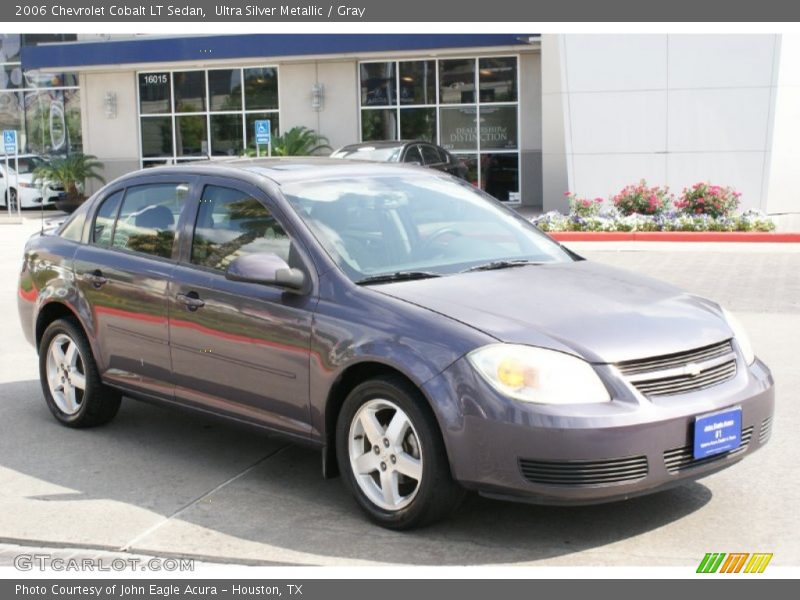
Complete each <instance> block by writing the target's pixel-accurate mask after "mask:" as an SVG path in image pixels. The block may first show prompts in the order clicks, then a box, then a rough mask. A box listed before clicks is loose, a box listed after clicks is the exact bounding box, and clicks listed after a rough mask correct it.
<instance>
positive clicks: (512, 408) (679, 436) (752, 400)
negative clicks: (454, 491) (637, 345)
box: [426, 360, 774, 504]
mask: <svg viewBox="0 0 800 600" xmlns="http://www.w3.org/2000/svg"><path fill="white" fill-rule="evenodd" d="M606 375H607V374H606ZM604 377H605V375H604ZM454 391H455V392H454ZM426 392H427V394H428V395H429V397H430V398H431V399H432V400H433V403H434V406H435V407H436V411H437V417H438V419H439V421H440V425H441V427H442V431H443V433H444V438H445V444H446V446H447V450H448V454H449V457H450V463H451V470H452V472H453V476H454V477H455V478H456V479H457V480H458V481H459V482H461V484H462V485H464V486H465V487H467V488H470V489H474V490H477V491H479V492H481V493H483V494H484V495H489V496H495V497H502V498H506V499H514V500H521V501H527V502H535V503H541V504H595V503H602V502H609V501H614V500H621V499H625V498H630V497H633V496H638V495H642V494H647V493H652V492H655V491H659V490H662V489H666V488H669V487H672V486H675V485H678V484H681V483H685V482H687V481H691V480H694V479H698V478H700V477H704V476H706V475H709V474H711V473H713V472H716V471H719V470H720V469H724V468H726V467H729V466H731V465H733V464H735V463H736V462H738V461H739V460H741V459H742V458H743V457H745V456H747V455H748V454H750V453H752V452H755V451H756V450H758V449H759V448H760V447H761V446H763V445H764V444H766V442H767V440H768V439H769V434H770V430H771V425H772V414H773V410H774V389H773V381H772V377H771V375H770V373H769V370H768V369H767V368H766V366H765V365H763V363H760V362H759V361H756V363H755V364H754V365H752V366H751V367H749V368H743V367H741V361H740V369H739V373H737V375H736V377H735V378H734V379H732V380H730V381H728V382H726V383H724V384H720V385H717V386H715V387H712V388H708V389H706V390H702V391H698V392H694V393H691V394H685V395H682V396H664V397H661V398H660V399H658V400H657V401H651V400H648V399H646V398H644V397H643V396H640V395H638V394H636V393H634V392H633V391H631V392H630V394H629V395H628V396H627V397H626V395H625V391H624V388H623V387H622V386H620V387H619V388H618V389H617V390H616V391H615V394H614V396H615V399H614V400H613V401H612V402H609V403H607V404H605V405H597V404H595V405H571V406H562V407H553V406H549V407H547V406H542V405H533V404H528V403H524V402H518V401H514V400H511V399H508V398H505V397H502V396H500V395H499V394H497V393H496V392H494V390H493V389H492V388H490V387H489V386H488V385H487V384H486V383H485V382H484V381H483V379H482V378H480V377H478V376H477V375H475V373H474V372H473V370H472V368H471V367H470V366H469V364H468V363H467V362H466V361H463V360H462V361H458V362H457V363H455V364H454V365H453V366H451V367H450V368H449V369H447V370H446V371H445V372H444V373H442V374H441V375H440V376H438V377H436V378H434V379H433V380H431V381H430V382H428V384H427V385H426ZM448 394H449V396H448ZM442 399H444V401H442ZM734 406H740V407H741V409H742V444H741V445H740V446H739V448H738V449H736V450H734V451H731V452H728V453H724V454H720V455H716V456H713V457H710V458H707V459H703V460H699V461H698V460H694V459H693V456H692V444H693V431H694V420H695V417H696V416H698V415H703V414H706V413H712V412H716V411H719V410H722V409H725V408H729V407H734Z"/></svg>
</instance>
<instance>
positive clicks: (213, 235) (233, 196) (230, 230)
mask: <svg viewBox="0 0 800 600" xmlns="http://www.w3.org/2000/svg"><path fill="white" fill-rule="evenodd" d="M290 247H291V241H290V239H289V236H288V235H287V234H286V232H285V231H284V229H283V227H281V224H280V223H278V221H277V220H276V219H275V217H274V216H273V215H272V214H271V213H270V211H269V209H268V208H267V207H266V206H264V205H263V204H262V203H261V202H259V201H258V200H257V199H256V198H253V197H252V196H250V195H249V194H247V193H245V192H242V191H239V190H235V189H232V188H226V187H219V186H213V185H209V186H206V188H205V190H203V196H202V198H201V200H200V210H199V211H198V213H197V222H196V224H195V228H194V239H193V241H192V263H194V264H196V265H200V266H202V267H207V268H210V269H217V270H220V271H224V270H225V269H226V268H227V266H228V265H229V264H230V263H231V261H232V260H233V259H235V258H238V257H239V256H245V255H248V254H254V253H257V252H264V253H270V254H277V255H278V256H280V257H281V258H282V259H283V260H285V261H286V262H289V249H290Z"/></svg>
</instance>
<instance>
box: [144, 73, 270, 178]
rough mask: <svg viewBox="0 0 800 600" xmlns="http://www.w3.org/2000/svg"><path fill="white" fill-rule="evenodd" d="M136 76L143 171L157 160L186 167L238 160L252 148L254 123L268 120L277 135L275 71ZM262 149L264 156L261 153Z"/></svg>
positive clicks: (253, 145) (146, 74)
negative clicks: (212, 160)
mask: <svg viewBox="0 0 800 600" xmlns="http://www.w3.org/2000/svg"><path fill="white" fill-rule="evenodd" d="M138 77H139V85H140V88H139V89H140V104H139V107H140V111H141V112H140V114H141V117H140V118H141V136H142V142H141V147H142V155H141V159H142V165H143V166H153V165H154V164H156V163H157V162H159V161H158V160H154V159H158V158H163V159H169V160H171V161H173V162H186V161H191V160H198V159H202V158H215V157H225V156H242V155H244V154H246V153H247V152H248V149H250V150H254V149H255V140H254V138H255V121H256V119H269V120H270V121H271V122H272V135H273V137H274V136H277V135H278V133H279V130H278V121H279V116H278V115H279V113H278V97H279V96H278V69H277V68H276V67H236V68H227V69H208V70H193V71H168V72H161V73H139V75H138ZM173 98H174V99H173ZM165 107H166V108H165ZM154 115H161V116H163V117H164V118H163V119H161V118H157V117H156V116H154ZM173 140H174V144H173ZM262 150H263V152H264V154H266V148H263V149H262ZM145 163H147V164H146V165H145Z"/></svg>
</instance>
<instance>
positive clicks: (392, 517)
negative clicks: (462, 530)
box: [336, 377, 464, 529]
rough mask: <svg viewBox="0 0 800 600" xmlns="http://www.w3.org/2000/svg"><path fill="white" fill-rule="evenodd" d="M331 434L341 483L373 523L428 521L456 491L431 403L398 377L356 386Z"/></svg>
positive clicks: (450, 506)
mask: <svg viewBox="0 0 800 600" xmlns="http://www.w3.org/2000/svg"><path fill="white" fill-rule="evenodd" d="M336 440H337V443H336V451H337V452H336V454H337V459H338V461H339V471H340V472H341V473H342V474H343V478H344V480H345V483H346V484H347V487H348V488H350V491H351V493H352V494H353V495H354V497H355V499H356V501H357V502H358V504H359V505H360V506H361V508H362V509H363V510H364V511H365V512H366V513H367V515H368V516H369V517H370V519H372V520H373V521H375V522H376V523H378V524H379V525H382V526H384V527H388V528H390V529H411V528H414V527H420V526H423V525H427V524H430V523H433V522H434V521H437V520H440V519H442V518H443V517H445V516H446V515H447V514H448V513H451V512H452V511H453V510H454V509H455V508H456V506H457V505H458V503H459V501H460V500H461V498H462V496H463V493H464V492H463V490H462V489H461V487H460V486H459V485H458V484H457V483H455V482H454V481H453V479H452V477H451V475H450V467H449V463H448V461H447V455H446V452H445V449H444V443H443V442H442V439H441V434H440V432H439V429H438V426H437V425H436V421H435V419H434V418H433V415H432V414H431V413H430V409H429V408H428V406H427V404H426V403H425V400H424V398H422V397H421V395H420V394H419V392H418V391H417V390H416V389H414V388H413V386H411V385H410V384H409V383H407V382H406V381H405V380H403V379H401V378H399V377H387V378H381V379H374V380H370V381H367V382H365V383H362V384H360V385H359V386H357V387H356V388H355V389H354V390H353V391H352V392H351V393H350V395H349V396H348V397H347V399H346V400H345V402H344V405H343V406H342V410H341V412H340V414H339V420H338V423H337V430H336Z"/></svg>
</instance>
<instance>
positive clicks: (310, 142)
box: [272, 126, 332, 156]
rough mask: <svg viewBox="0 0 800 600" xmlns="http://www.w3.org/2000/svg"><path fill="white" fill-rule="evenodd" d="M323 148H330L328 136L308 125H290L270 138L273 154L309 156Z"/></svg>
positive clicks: (323, 149)
mask: <svg viewBox="0 0 800 600" xmlns="http://www.w3.org/2000/svg"><path fill="white" fill-rule="evenodd" d="M325 150H332V148H331V147H330V146H329V145H328V138H326V137H325V136H324V135H318V134H317V132H316V131H314V130H313V129H309V128H308V127H303V126H299V127H292V128H291V129H289V130H288V131H286V132H285V133H284V134H283V135H276V136H274V137H273V138H272V155H273V156H309V155H311V154H317V153H319V152H322V151H325Z"/></svg>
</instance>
